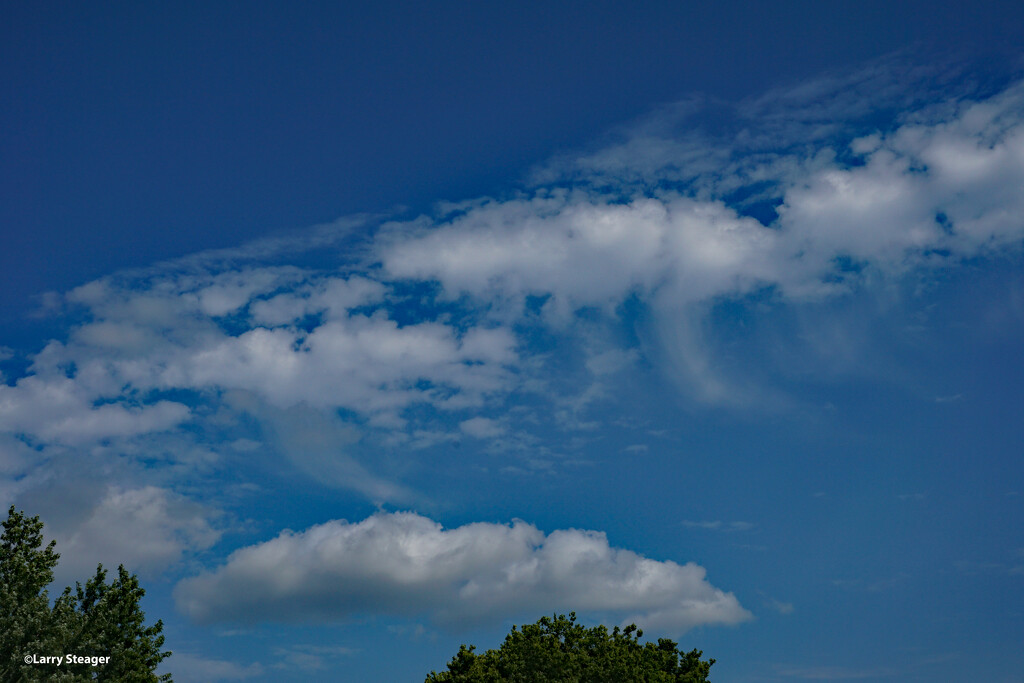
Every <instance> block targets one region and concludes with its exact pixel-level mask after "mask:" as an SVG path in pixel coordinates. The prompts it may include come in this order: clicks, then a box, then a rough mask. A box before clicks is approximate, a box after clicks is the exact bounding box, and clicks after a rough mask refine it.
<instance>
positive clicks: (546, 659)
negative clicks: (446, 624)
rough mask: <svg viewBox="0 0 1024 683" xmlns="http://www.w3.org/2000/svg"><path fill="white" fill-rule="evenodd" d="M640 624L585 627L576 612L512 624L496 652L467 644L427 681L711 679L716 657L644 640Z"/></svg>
mask: <svg viewBox="0 0 1024 683" xmlns="http://www.w3.org/2000/svg"><path fill="white" fill-rule="evenodd" d="M642 637H643V631H641V630H639V629H638V628H637V627H636V625H635V624H634V625H630V626H627V627H626V628H625V629H620V628H619V627H618V626H616V627H615V628H614V629H612V630H611V631H610V632H609V631H608V629H607V628H605V627H604V626H595V627H593V628H589V629H588V628H585V627H584V626H581V625H579V624H577V623H576V614H575V612H574V613H572V614H570V615H569V616H568V617H566V616H565V615H558V616H553V617H551V618H548V617H542V618H541V619H540V621H538V622H537V623H536V624H529V625H525V626H523V627H522V630H519V629H517V628H516V627H515V626H513V627H512V632H511V633H509V634H508V636H506V637H505V642H504V643H503V644H502V645H501V647H500V648H498V649H497V650H488V651H487V652H485V653H483V654H481V655H478V654H476V652H475V650H476V648H475V647H474V646H472V645H470V646H469V647H467V646H465V645H463V646H462V647H461V648H459V651H458V653H457V654H456V655H455V656H454V657H453V658H452V660H451V661H450V662H449V663H448V671H443V672H441V673H436V672H431V674H430V675H429V676H427V679H426V683H540V682H542V681H543V682H545V683H547V682H551V683H555V682H557V683H624V682H625V681H629V682H630V683H634V682H635V683H641V682H643V683H708V682H709V679H708V674H709V672H710V670H711V665H712V664H714V663H715V660H713V659H710V660H707V661H702V660H701V655H702V654H703V653H702V652H701V651H700V650H692V651H690V652H686V653H684V652H681V651H680V650H679V649H678V647H677V645H676V643H675V642H673V641H671V640H668V639H666V638H660V639H658V642H657V643H640V638H642Z"/></svg>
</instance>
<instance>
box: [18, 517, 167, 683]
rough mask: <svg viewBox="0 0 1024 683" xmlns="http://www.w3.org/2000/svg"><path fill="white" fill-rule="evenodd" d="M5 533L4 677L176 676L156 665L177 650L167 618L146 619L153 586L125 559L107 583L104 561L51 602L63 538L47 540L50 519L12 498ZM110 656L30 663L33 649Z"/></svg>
mask: <svg viewBox="0 0 1024 683" xmlns="http://www.w3.org/2000/svg"><path fill="white" fill-rule="evenodd" d="M3 529H4V531H3V536H2V538H0V681H4V683H8V682H10V683H35V682H36V681H47V682H50V681H55V682H68V683H72V682H74V683H78V682H80V681H118V682H119V683H120V682H124V683H155V682H164V683H170V681H171V675H170V674H164V675H162V676H157V675H156V673H154V672H155V670H156V667H157V666H158V665H159V664H160V661H161V660H163V659H164V658H166V657H168V656H170V654H171V653H170V652H161V648H162V647H163V644H164V637H163V635H161V632H162V631H163V622H161V621H157V622H156V624H154V625H153V626H146V624H145V617H146V615H145V613H144V612H143V611H142V610H141V609H140V607H139V601H140V600H141V599H142V596H143V595H145V591H144V590H143V589H142V588H141V587H140V586H139V580H138V578H137V577H136V576H135V575H134V574H129V573H128V571H127V570H126V569H125V568H124V566H123V565H122V566H120V567H118V570H117V578H115V579H114V580H112V581H111V582H110V583H107V572H106V570H105V569H103V566H102V565H100V566H99V567H97V569H96V574H95V575H94V576H93V577H92V578H91V579H89V580H88V581H87V582H86V583H85V585H84V586H83V585H82V584H81V583H78V584H76V586H75V590H74V591H72V590H71V589H70V588H65V589H64V592H63V593H61V595H60V596H58V597H57V599H56V600H54V602H53V605H52V607H51V605H50V598H49V593H48V592H47V589H46V586H48V585H49V584H50V582H51V581H53V568H54V567H55V566H57V560H58V559H59V558H60V555H58V554H57V552H56V551H55V550H54V547H55V542H54V541H51V542H50V543H49V545H47V546H46V547H45V548H43V533H42V532H43V523H42V522H40V521H39V518H38V517H32V518H28V517H26V516H25V514H24V513H23V512H17V511H16V510H15V509H14V506H13V505H12V506H11V508H10V510H8V512H7V520H6V521H5V522H3ZM69 654H73V655H78V656H83V657H109V658H110V659H109V660H108V661H107V663H105V664H99V665H97V666H93V665H91V664H89V663H85V664H70V663H68V662H67V661H66V659H65V661H63V662H61V663H60V664H59V665H58V664H56V663H49V664H39V663H27V662H26V661H25V657H26V656H28V655H37V656H40V657H47V656H50V657H60V656H64V657H66V656H67V655H69Z"/></svg>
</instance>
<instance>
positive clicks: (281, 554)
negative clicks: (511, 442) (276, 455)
mask: <svg viewBox="0 0 1024 683" xmlns="http://www.w3.org/2000/svg"><path fill="white" fill-rule="evenodd" d="M175 597H176V600H177V604H178V607H179V609H180V610H181V611H183V612H184V613H185V614H187V615H188V616H190V617H192V618H193V619H195V620H196V621H199V622H213V621H260V620H281V621H289V620H303V619H324V620H329V619H341V618H344V617H346V616H350V615H359V614H378V613H384V614H392V615H402V616H416V615H424V614H425V615H428V616H430V617H431V618H432V619H434V620H435V621H437V622H440V623H447V624H451V625H455V624H459V623H466V622H479V621H484V620H499V619H504V618H508V617H509V615H511V614H516V615H529V614H533V613H544V612H550V611H552V610H554V611H567V610H578V611H583V612H586V611H589V612H601V613H607V614H614V615H619V616H621V617H625V618H628V619H630V620H635V621H636V622H637V623H639V624H641V625H643V624H648V625H650V626H651V627H657V628H658V629H660V630H662V631H664V632H672V633H681V632H683V631H686V630H687V629H689V628H692V627H694V626H698V625H702V624H735V623H739V622H741V621H744V620H746V619H749V618H750V614H749V613H748V612H747V611H746V610H745V609H743V607H741V606H740V604H739V601H738V600H737V599H736V598H735V596H733V595H732V594H731V593H725V592H723V591H721V590H719V589H717V588H715V587H714V586H712V585H711V584H710V583H708V582H707V580H706V578H705V570H704V569H703V568H701V567H699V566H697V565H695V564H693V563H689V564H686V565H679V564H676V563H675V562H672V561H664V562H659V561H655V560H650V559H647V558H644V557H642V556H640V555H637V554H636V553H633V552H631V551H629V550H624V549H619V548H613V547H611V546H610V545H609V544H608V540H607V538H606V537H605V535H604V534H603V533H600V532H595V531H581V530H576V529H565V530H558V531H554V532H552V533H550V534H546V535H545V534H544V533H543V532H542V531H540V530H539V529H537V528H536V527H534V526H532V525H530V524H527V523H525V522H522V521H516V522H514V523H513V524H511V525H502V524H490V523H475V524H467V525H465V526H462V527H458V528H455V529H448V530H446V529H443V528H442V527H441V525H440V524H438V523H436V522H434V521H432V520H430V519H427V518H425V517H422V516H419V515H416V514H413V513H394V514H385V513H380V514H377V515H374V516H373V517H370V518H368V519H366V520H364V521H362V522H358V523H355V524H352V523H348V522H345V521H332V522H328V523H326V524H321V525H318V526H314V527H311V528H310V529H307V530H306V531H304V532H300V533H295V532H291V531H286V532H284V533H282V534H281V535H280V536H278V537H277V538H274V539H272V540H270V541H267V542H265V543H261V544H258V545H255V546H250V547H247V548H242V549H240V550H237V551H235V552H234V553H232V554H231V556H230V557H229V558H228V560H227V563H226V564H225V565H224V566H222V567H220V568H218V569H217V570H215V571H213V572H210V573H205V574H202V575H200V576H197V577H194V578H190V579H185V580H183V581H181V582H180V583H179V584H178V586H177V588H176V589H175Z"/></svg>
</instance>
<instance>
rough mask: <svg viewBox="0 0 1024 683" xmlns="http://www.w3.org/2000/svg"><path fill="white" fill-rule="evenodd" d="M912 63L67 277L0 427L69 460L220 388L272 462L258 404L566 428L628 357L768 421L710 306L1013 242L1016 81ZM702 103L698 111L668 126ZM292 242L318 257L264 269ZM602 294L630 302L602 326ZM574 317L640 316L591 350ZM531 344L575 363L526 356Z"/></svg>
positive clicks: (490, 431)
mask: <svg viewBox="0 0 1024 683" xmlns="http://www.w3.org/2000/svg"><path fill="white" fill-rule="evenodd" d="M913 71H914V70H913V69H910V70H908V69H903V70H902V71H900V69H897V68H895V67H893V65H892V64H888V65H881V66H878V65H876V66H875V67H873V68H871V69H867V70H863V71H862V72H859V73H857V74H854V75H847V76H845V77H833V78H831V79H822V80H819V81H817V82H815V83H812V84H808V85H804V86H801V87H798V88H794V89H790V90H788V91H779V92H774V93H769V94H768V95H765V96H764V97H762V98H758V99H756V100H751V101H748V102H744V103H740V104H739V105H727V104H723V103H708V102H702V101H698V100H693V101H688V102H685V103H681V104H679V105H676V106H672V107H668V108H666V109H664V110H662V111H660V112H657V113H656V114H655V115H652V116H651V117H649V118H648V119H647V120H645V121H642V122H640V124H638V125H637V126H635V127H634V129H633V130H631V131H630V130H627V131H626V132H625V133H622V135H623V136H624V138H625V139H624V140H621V141H619V142H617V143H609V144H605V145H604V146H603V147H601V148H600V149H597V150H591V151H589V152H587V153H581V154H577V155H566V156H564V157H562V158H560V159H559V160H558V161H557V162H556V163H553V164H551V165H550V166H549V167H548V168H547V169H545V171H544V173H541V174H539V175H538V176H537V177H538V179H541V180H543V183H542V184H539V185H534V186H530V187H527V188H525V189H524V190H523V191H522V193H521V194H519V195H517V196H511V197H503V198H481V199H476V200H472V201H467V202H463V203H461V204H449V205H443V206H440V207H439V209H438V212H437V213H436V214H434V215H432V216H423V217H419V218H417V219H415V220H391V221H390V222H387V223H384V224H381V221H383V219H372V220H371V219H367V218H357V219H353V220H352V221H350V222H349V224H347V225H340V224H339V225H335V226H322V227H320V228H317V229H315V230H312V231H310V232H308V233H307V234H305V235H297V236H292V237H289V238H287V239H277V240H264V241H262V242H259V243H256V244H253V245H249V246H248V247H243V248H239V249H235V250H228V251H221V252H207V253H204V254H199V255H195V256H193V257H190V258H187V259H181V260H178V261H176V262H172V263H167V264H162V265H159V266H156V267H153V268H151V269H148V270H145V271H138V272H133V273H122V274H117V275H114V276H111V277H108V278H104V279H101V280H98V281H96V282H92V283H89V284H86V285H84V286H82V287H79V288H77V289H75V290H73V291H71V292H70V293H68V294H67V296H66V297H65V299H66V303H67V304H68V306H69V308H70V310H74V311H76V313H75V315H76V316H78V317H76V320H77V323H76V324H75V325H74V326H72V327H71V329H70V330H69V332H68V334H67V337H66V338H64V339H61V340H59V341H53V342H51V343H50V344H48V345H47V346H46V347H45V348H44V349H43V350H42V351H41V352H40V353H38V354H36V355H35V357H33V358H31V361H32V362H31V365H30V367H29V369H28V370H27V372H25V373H24V376H22V377H20V378H16V380H15V381H10V382H8V381H5V382H4V383H3V384H0V432H4V433H6V434H7V435H10V436H12V437H14V438H16V439H20V440H22V441H24V442H26V443H28V444H30V445H31V446H32V447H47V446H54V445H56V446H61V447H67V448H72V449H82V450H85V449H88V448H90V447H93V446H95V445H96V444H102V443H104V442H107V441H111V440H118V439H120V440H123V441H129V440H132V439H140V438H145V436H146V435H147V434H152V433H159V432H167V431H173V430H178V431H181V430H184V429H197V430H199V429H202V428H203V425H204V424H207V422H206V421H208V418H209V415H208V412H204V408H207V407H208V406H209V405H210V404H211V403H213V402H216V401H217V400H219V399H220V398H221V397H223V396H227V395H231V394H243V393H244V394H247V395H251V396H254V397H256V398H257V399H258V400H259V401H260V402H262V403H263V404H264V405H265V406H269V408H267V409H264V410H261V411H256V412H257V413H259V415H260V416H262V417H261V418H260V419H264V420H269V421H270V422H268V423H267V425H266V427H267V429H266V432H267V433H268V434H270V435H271V438H277V441H278V444H279V445H281V447H282V448H285V446H287V445H288V443H286V442H289V440H288V439H287V438H285V437H286V436H287V434H288V432H287V430H285V429H277V427H275V425H274V424H272V418H271V417H268V416H271V415H272V414H277V415H283V414H287V413H288V411H296V410H297V411H302V410H313V411H319V412H320V413H322V414H323V415H324V416H326V417H325V418H324V419H323V420H321V421H320V422H318V424H320V425H321V426H323V427H324V429H326V430H328V431H329V432H330V434H331V435H334V436H337V435H338V434H340V433H341V432H342V431H344V430H343V429H340V428H337V424H336V423H337V422H338V421H339V420H344V421H345V422H346V423H348V424H351V425H357V426H358V427H359V428H360V429H361V430H363V431H362V432H360V435H361V434H365V433H370V432H373V431H374V430H379V432H388V433H389V436H385V437H384V438H383V439H382V441H381V442H382V443H390V444H394V443H398V442H399V441H401V439H398V438H393V439H392V440H390V441H389V440H388V438H389V437H394V435H395V434H400V435H401V436H402V437H403V438H404V442H405V443H413V442H415V443H418V444H427V443H441V442H445V441H451V440H454V439H455V438H457V437H458V435H459V434H460V433H461V434H466V435H470V436H475V437H480V438H494V437H497V436H499V435H500V432H501V431H504V432H505V433H515V432H516V431H517V426H518V425H516V424H515V420H514V418H511V417H506V418H502V420H501V421H494V420H492V419H491V418H486V417H483V416H482V415H480V412H481V409H486V410H488V414H495V413H494V412H493V410H492V409H494V408H507V407H508V405H509V403H511V402H513V401H515V397H516V395H517V392H518V391H520V390H524V391H527V392H530V394H531V395H532V396H537V397H546V399H545V400H549V401H552V402H554V403H559V402H560V404H561V407H560V406H555V408H556V409H554V410H550V411H548V412H547V414H546V415H545V416H544V417H545V418H549V417H550V416H554V417H555V419H557V420H559V422H560V426H561V427H563V428H566V427H568V428H578V427H581V426H584V425H592V424H594V420H593V416H592V415H588V414H585V413H587V412H588V411H589V410H590V409H591V407H592V406H593V404H594V403H595V402H594V397H596V396H598V395H600V396H611V395H615V392H614V391H612V390H611V389H610V388H609V387H610V386H611V383H612V382H613V381H618V379H621V378H620V377H618V376H619V375H621V374H622V373H620V370H622V369H624V368H626V367H631V366H633V365H635V364H636V363H638V362H639V361H640V359H641V358H642V359H643V363H645V364H647V363H649V364H650V365H651V366H653V367H654V368H655V370H656V371H657V372H659V373H661V374H663V375H667V376H669V377H670V378H671V379H673V380H675V381H676V383H677V384H678V385H679V386H680V387H681V388H682V389H683V391H684V392H686V393H687V394H688V395H689V396H691V397H693V398H694V399H696V400H699V401H704V402H707V403H713V404H724V405H755V404H756V405H771V406H785V405H787V403H786V399H785V397H783V396H780V395H779V392H778V391H774V390H772V389H771V388H770V387H768V388H759V387H758V386H756V385H757V382H758V379H757V371H751V369H750V368H749V367H739V368H735V367H729V366H726V365H725V363H724V362H723V360H722V359H721V358H720V357H718V356H717V355H716V354H715V353H714V352H713V351H712V348H713V347H715V346H716V344H714V341H716V338H715V337H714V330H713V329H712V327H713V326H712V325H711V324H710V323H709V320H710V319H711V317H712V312H713V311H714V308H715V306H716V305H718V304H720V303H721V302H723V301H741V302H742V301H748V300H752V299H753V298H757V297H760V300H761V301H763V302H765V305H767V306H780V305H786V306H793V307H800V306H803V307H805V308H806V307H809V306H811V305H812V302H821V301H828V300H833V299H834V298H835V296H836V295H841V294H844V293H849V292H853V291H856V290H857V289H858V287H861V286H863V285H864V284H865V283H866V282H873V281H875V280H877V279H881V280H885V279H886V278H889V279H895V278H900V277H903V276H905V275H906V274H908V273H921V272H929V271H930V270H934V269H937V268H939V267H945V266H949V265H951V264H955V263H957V262H959V261H962V260H964V259H968V258H974V257H978V256H982V257H984V256H986V255H989V254H995V253H999V252H1004V251H1005V250H1007V249H1019V246H1020V242H1021V239H1022V237H1024V219H1022V216H1024V193H1021V192H1020V188H1021V187H1022V186H1024V85H1022V84H1016V85H1011V86H1009V87H1007V88H1004V89H1003V90H1002V91H1000V92H994V93H988V94H984V95H980V94H969V95H964V94H961V95H958V96H951V95H949V92H952V91H951V90H949V88H948V85H947V84H948V80H949V79H946V80H945V81H944V80H943V79H942V78H939V77H938V75H937V74H936V73H935V71H934V69H933V70H931V71H928V70H925V71H924V72H921V73H913ZM901 79H902V81H901ZM908 79H909V80H908ZM907 82H911V83H913V84H916V85H914V86H912V87H909V88H908V87H906V83H907ZM933 83H935V84H939V85H936V86H934V87H932V86H930V85H927V84H933ZM908 93H909V94H908ZM940 95H941V96H940ZM709 108H711V109H713V110H714V111H715V112H718V111H719V110H722V111H723V112H727V113H728V116H723V117H722V118H723V120H724V121H726V123H723V124H722V125H721V126H719V127H718V128H715V127H714V126H703V127H702V126H697V127H695V128H694V127H691V126H688V125H687V122H689V121H692V120H694V118H693V117H695V116H697V117H698V118H699V117H700V116H701V112H707V111H708V110H709ZM882 115H885V116H888V117H889V122H888V123H887V124H885V125H882V126H880V125H879V122H880V121H884V116H882ZM353 226H359V227H360V230H359V231H354V230H353V229H352V228H353ZM304 250H305V251H307V252H310V251H318V250H319V252H320V253H318V262H319V263H322V262H323V261H324V260H325V258H326V259H330V258H334V261H335V262H334V265H333V266H332V267H327V268H323V267H320V268H313V267H303V266H299V265H295V264H289V263H285V261H295V262H296V263H298V262H301V258H300V257H301V256H302V254H303V251H304ZM627 302H628V303H630V304H631V305H634V306H635V308H637V309H640V310H642V315H638V316H634V317H633V318H631V319H630V318H629V316H624V315H623V314H622V307H623V306H624V305H625V304H627ZM586 316H589V318H588V320H589V321H590V322H588V323H587V324H583V323H581V322H580V320H582V319H583V318H584V317H586ZM594 320H599V321H600V323H601V324H605V325H606V326H608V327H614V326H615V325H620V326H621V325H622V323H623V322H625V323H626V324H627V325H634V324H635V325H636V326H637V327H641V326H643V327H644V328H645V329H642V330H631V331H628V332H627V333H626V334H620V335H615V334H610V335H607V337H608V339H609V340H612V341H610V342H609V343H607V344H604V345H603V346H602V347H601V348H600V349H598V350H594V349H589V348H588V345H589V343H590V342H589V341H588V339H589V335H590V332H589V330H592V329H593V328H594V327H595V326H596V325H597V324H598V323H596V322H594ZM588 325H589V327H588ZM810 327H814V326H813V325H812V326H810ZM538 330H540V332H539V333H538ZM634 332H636V333H635V334H634ZM791 336H795V335H791ZM819 336H820V333H819ZM545 338H546V339H550V340H554V342H555V344H556V345H557V348H558V349H559V350H560V352H561V353H563V355H564V356H569V355H571V354H569V353H568V352H567V351H566V350H567V349H574V350H577V351H579V352H580V353H577V354H575V358H573V359H571V360H570V361H569V362H561V360H562V359H555V360H553V361H552V364H551V365H550V366H546V365H545V363H546V358H545V356H544V353H543V350H541V349H538V348H537V344H536V340H538V339H545ZM625 340H628V341H625ZM813 344H814V342H813V340H811V341H808V342H807V345H813ZM821 345H822V346H824V345H825V344H824V343H822V344H821ZM780 346H784V345H780ZM866 346H867V345H866ZM854 351H856V349H854ZM580 358H583V359H585V360H583V361H582V363H583V364H582V366H580V363H579V359H580ZM855 360H856V359H855ZM802 361H803V358H801V362H802ZM572 363H576V366H579V367H580V369H579V372H576V371H575V370H574V368H575V367H576V366H573V365H572ZM831 364H832V365H835V363H831ZM763 365H765V366H770V363H766V364H763ZM849 365H851V366H855V367H862V366H864V365H868V364H864V363H858V362H852V363H849ZM584 369H585V370H586V373H584V372H583V370H584ZM552 370H554V372H552ZM574 372H575V373H576V374H574ZM763 372H767V373H769V374H770V370H765V371H763ZM765 384H770V381H769V382H765ZM520 395H521V394H520ZM552 397H554V398H552ZM565 405H571V406H576V407H575V408H573V410H571V411H568V412H567V411H566V409H564V406H565ZM549 407H550V406H549ZM274 411H276V413H275V412H274ZM254 414H255V413H254ZM439 414H444V417H443V418H442V419H441V420H437V419H435V418H436V417H437V416H438V415H439ZM506 415H507V413H506ZM570 418H571V419H570ZM278 426H279V425H278ZM275 430H276V431H275ZM379 432H377V433H379ZM274 434H277V437H275V436H274ZM282 435H283V436H282ZM360 435H355V436H353V437H352V440H353V441H355V440H357V439H358V438H359V436H360ZM239 436H244V437H248V436H252V435H239ZM332 438H333V437H332ZM294 441H295V440H294V439H292V440H291V442H294ZM335 441H338V440H337V439H335ZM291 442H289V443H291ZM339 443H340V442H339ZM299 450H301V449H299ZM308 450H309V449H307V451H308ZM313 451H316V453H317V457H320V455H322V454H324V453H325V451H324V449H322V448H321V449H319V450H317V449H313ZM295 452H297V449H295V448H292V449H291V450H290V451H289V453H295ZM310 452H312V451H310ZM321 460H324V461H327V460H328V459H327V458H321ZM306 461H307V462H308V461H309V459H308V458H307V460H306ZM296 462H297V463H301V462H303V461H302V460H301V459H297V460H296ZM331 462H332V467H335V469H336V470H337V476H334V477H332V478H333V479H336V480H339V481H341V480H348V481H349V485H351V486H353V487H354V488H357V489H360V490H362V491H364V492H367V493H369V494H370V495H372V496H374V497H375V498H389V497H390V494H388V493H387V491H389V490H390V491H398V490H399V488H397V487H392V488H390V489H389V486H388V485H387V484H386V483H384V482H381V481H379V480H377V479H375V478H374V477H373V476H372V475H370V474H368V473H367V472H368V468H367V467H366V466H365V463H364V464H362V465H360V464H358V463H356V462H355V461H354V460H352V459H351V457H349V456H348V455H344V457H340V458H337V459H333V460H331Z"/></svg>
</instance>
